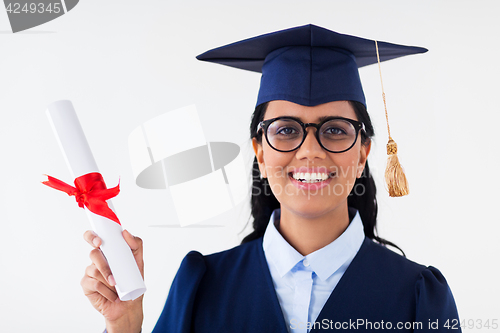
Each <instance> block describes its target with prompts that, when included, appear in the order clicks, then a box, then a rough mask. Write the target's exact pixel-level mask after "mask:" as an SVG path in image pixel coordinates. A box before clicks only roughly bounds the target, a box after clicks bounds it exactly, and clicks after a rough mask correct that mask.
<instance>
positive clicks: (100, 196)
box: [42, 172, 121, 225]
mask: <svg viewBox="0 0 500 333" xmlns="http://www.w3.org/2000/svg"><path fill="white" fill-rule="evenodd" d="M47 178H48V180H47V181H44V182H42V184H45V185H47V186H50V187H52V188H55V189H56V190H59V191H63V192H66V193H67V194H68V195H70V196H71V195H74V196H75V199H76V202H78V206H80V207H81V208H83V207H84V206H85V207H87V208H88V210H90V211H91V212H92V213H94V214H97V215H101V216H104V217H106V218H108V219H110V220H112V221H115V222H116V223H118V224H120V225H121V223H120V221H119V220H118V217H116V214H115V213H114V212H113V211H112V210H111V208H109V206H108V203H107V202H106V200H108V199H111V198H113V197H116V196H117V195H118V193H120V184H118V185H117V186H116V187H113V188H110V189H108V188H107V187H106V184H105V183H104V179H103V178H102V176H101V174H100V173H98V172H91V173H88V174H86V175H83V176H80V177H78V178H76V179H75V186H76V187H73V186H71V185H68V184H66V183H65V182H63V181H61V180H59V179H56V178H54V177H50V176H47Z"/></svg>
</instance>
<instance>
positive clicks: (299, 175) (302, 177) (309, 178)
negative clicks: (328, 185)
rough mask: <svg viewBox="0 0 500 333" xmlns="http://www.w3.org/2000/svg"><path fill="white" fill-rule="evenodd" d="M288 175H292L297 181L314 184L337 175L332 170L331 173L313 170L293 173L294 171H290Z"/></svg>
mask: <svg viewBox="0 0 500 333" xmlns="http://www.w3.org/2000/svg"><path fill="white" fill-rule="evenodd" d="M288 175H289V176H290V177H292V178H293V179H295V180H296V181H299V182H301V183H309V184H313V183H321V182H324V181H326V180H328V179H329V178H333V177H335V172H331V173H324V172H313V173H309V172H295V173H293V172H290V173H289V174H288Z"/></svg>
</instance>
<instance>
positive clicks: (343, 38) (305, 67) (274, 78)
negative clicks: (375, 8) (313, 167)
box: [196, 24, 427, 106]
mask: <svg viewBox="0 0 500 333" xmlns="http://www.w3.org/2000/svg"><path fill="white" fill-rule="evenodd" d="M378 48H379V54H380V61H385V60H390V59H395V58H399V57H403V56H405V55H410V54H416V53H424V52H427V49H425V48H422V47H415V46H405V45H397V44H391V43H386V42H378ZM196 58H197V59H198V60H203V61H209V62H215V63H218V64H223V65H227V66H231V67H235V68H240V69H246V70H249V71H254V72H261V73H262V79H261V83H260V90H259V95H258V98H257V105H259V104H262V103H265V102H269V101H272V100H287V101H290V102H293V103H297V104H301V105H305V106H315V105H319V104H323V103H327V102H331V101H338V100H353V101H358V102H361V103H363V104H364V105H365V106H366V102H365V97H364V93H363V88H362V87H361V81H360V79H359V74H358V68H360V67H363V66H366V65H371V64H374V63H377V53H376V49H375V41H374V40H369V39H364V38H360V37H355V36H349V35H344V34H340V33H337V32H334V31H331V30H328V29H325V28H321V27H318V26H315V25H312V24H309V25H304V26H300V27H295V28H291V29H286V30H281V31H276V32H272V33H268V34H264V35H261V36H257V37H253V38H249V39H245V40H242V41H239V42H236V43H232V44H229V45H225V46H221V47H218V48H216V49H213V50H210V51H207V52H205V53H203V54H200V55H199V56H197V57H196Z"/></svg>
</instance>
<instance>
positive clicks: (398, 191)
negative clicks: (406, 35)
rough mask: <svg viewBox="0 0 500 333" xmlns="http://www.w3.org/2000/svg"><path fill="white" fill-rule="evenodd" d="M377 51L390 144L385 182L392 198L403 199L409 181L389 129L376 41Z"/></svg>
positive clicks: (408, 191) (407, 189)
mask: <svg viewBox="0 0 500 333" xmlns="http://www.w3.org/2000/svg"><path fill="white" fill-rule="evenodd" d="M375 49H376V50H377V61H378V70H379V74H380V84H381V85H382V99H383V100H384V108H385V120H386V122H387V132H388V133H389V142H388V143H387V167H386V169H385V182H386V183H387V190H388V191H389V196H391V197H402V196H404V195H407V194H409V193H410V188H409V187H408V181H407V180H406V176H405V172H404V171H403V167H402V166H401V164H400V163H399V159H398V154H397V153H398V145H397V144H396V142H395V141H394V140H393V139H392V138H391V128H390V127H389V116H388V115H387V105H386V102H385V92H384V83H383V82H382V70H381V69H380V57H379V53H378V43H377V41H375Z"/></svg>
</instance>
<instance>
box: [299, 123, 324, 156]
mask: <svg viewBox="0 0 500 333" xmlns="http://www.w3.org/2000/svg"><path fill="white" fill-rule="evenodd" d="M306 131H307V135H306V138H305V140H304V142H302V145H301V146H300V147H299V149H297V152H296V154H295V156H296V157H297V159H299V160H301V159H304V158H306V159H308V160H310V161H314V160H315V159H316V158H319V159H324V158H326V150H324V149H323V148H322V147H321V146H320V145H319V142H318V140H317V139H316V133H315V131H316V128H314V127H307V128H306Z"/></svg>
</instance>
